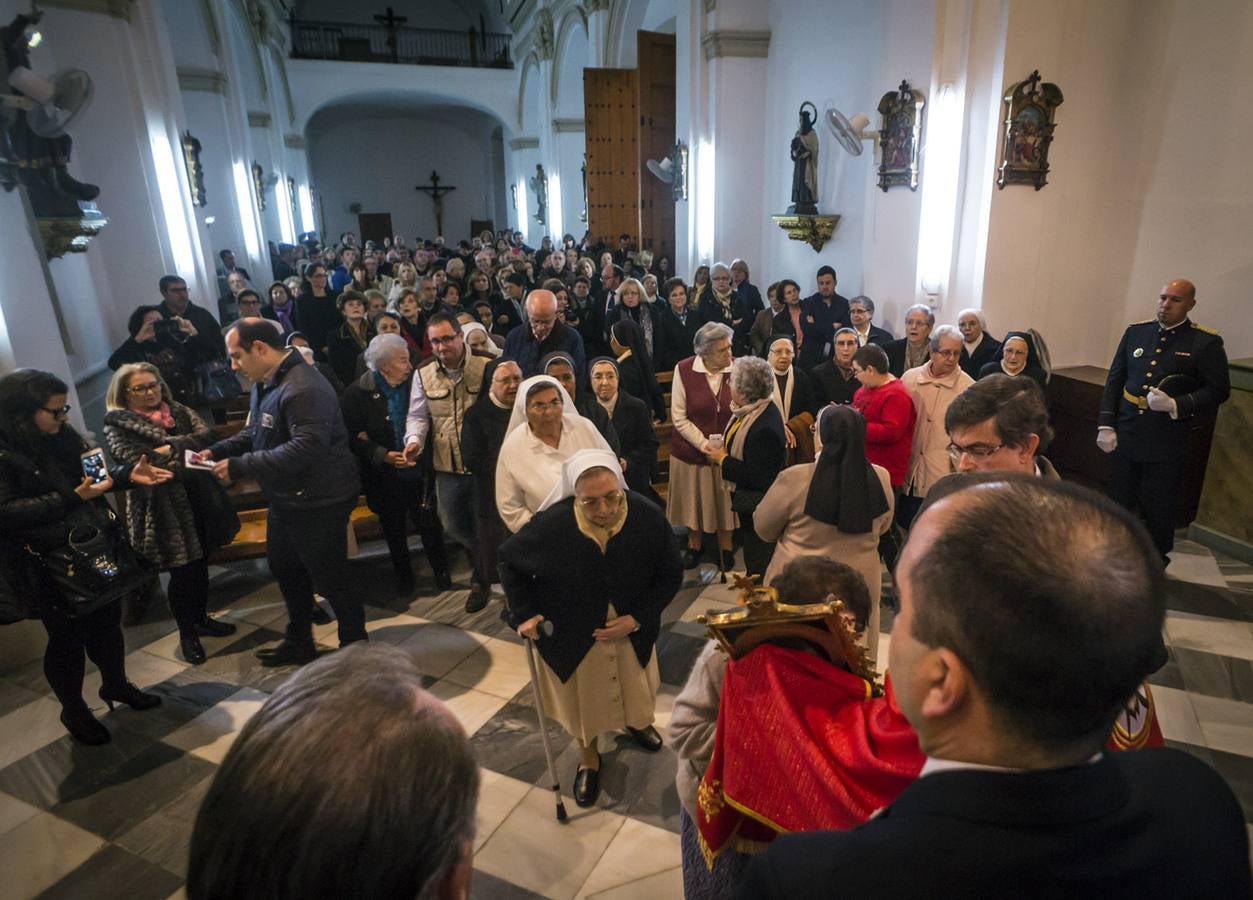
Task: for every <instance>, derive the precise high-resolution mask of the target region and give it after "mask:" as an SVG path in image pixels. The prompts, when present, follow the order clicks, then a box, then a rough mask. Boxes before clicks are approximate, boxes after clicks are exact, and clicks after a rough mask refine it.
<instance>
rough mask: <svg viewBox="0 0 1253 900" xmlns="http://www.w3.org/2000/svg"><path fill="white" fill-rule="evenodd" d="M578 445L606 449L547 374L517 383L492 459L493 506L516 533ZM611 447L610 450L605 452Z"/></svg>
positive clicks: (539, 503) (568, 397) (593, 426)
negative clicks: (500, 441) (497, 453)
mask: <svg viewBox="0 0 1253 900" xmlns="http://www.w3.org/2000/svg"><path fill="white" fill-rule="evenodd" d="M579 450H609V444H607V443H606V442H605V439H604V438H603V437H601V434H600V432H599V431H597V430H596V426H595V425H593V424H592V423H591V422H590V421H588V420H587V419H585V418H583V417H582V416H580V415H579V413H578V410H576V409H575V408H574V401H573V400H571V399H570V395H569V394H567V393H566V390H565V388H563V387H562V386H561V385H560V384H559V383H558V381H557V379H555V378H553V377H552V376H551V375H535V376H533V377H531V378H528V379H527V380H526V381H524V382H522V384H521V386H520V387H519V388H518V399H517V400H515V401H514V404H513V414H512V415H511V416H510V417H509V426H508V429H507V430H506V432H505V442H504V444H502V445H501V448H500V456H499V457H498V458H497V460H496V508H497V510H498V511H499V512H500V518H501V521H503V522H504V523H505V527H506V528H508V529H509V530H510V531H511V532H514V533H516V532H517V531H518V530H519V529H520V528H522V526H523V525H525V524H526V523H527V522H529V521H531V517H532V516H533V515H535V513H537V512H538V511H539V510H540V508H541V506H540V505H541V504H542V503H543V502H544V500H545V498H547V497H548V495H549V493H550V492H551V491H552V490H553V487H554V486H555V485H556V484H557V482H558V481H560V480H561V464H562V463H563V462H565V461H566V460H567V459H569V458H570V457H571V456H573V455H574V454H575V452H576V451H579ZM611 452H612V451H611Z"/></svg>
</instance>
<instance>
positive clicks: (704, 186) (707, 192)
mask: <svg viewBox="0 0 1253 900" xmlns="http://www.w3.org/2000/svg"><path fill="white" fill-rule="evenodd" d="M716 174H717V173H716V171H715V169H714V143H713V141H712V140H708V139H706V140H702V141H701V142H700V143H699V144H697V145H696V253H697V255H698V256H699V257H700V258H701V259H702V260H709V259H712V258H713V254H714V214H715V212H716V210H717V204H716V202H715V197H714V188H715V185H717V181H716V179H715V176H716Z"/></svg>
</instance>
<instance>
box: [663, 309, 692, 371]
mask: <svg viewBox="0 0 1253 900" xmlns="http://www.w3.org/2000/svg"><path fill="white" fill-rule="evenodd" d="M703 324H704V322H703V321H702V320H701V317H700V313H698V312H697V311H696V310H694V309H689V310H688V312H687V322H686V323H684V322H680V321H679V317H678V316H676V315H675V314H674V310H672V309H671V308H670V304H669V303H667V304H666V305H665V307H664V308H663V309H659V310H658V311H657V331H656V332H655V333H654V334H653V369H654V370H656V371H658V372H673V371H674V367H675V366H677V365H678V364H679V362H680V360H684V359H687V358H688V357H689V356H691V355H692V354H693V353H695V352H696V351H695V350H693V349H692V342H693V341H694V340H695V339H696V332H697V331H698V330H699V329H700V327H701V325H703Z"/></svg>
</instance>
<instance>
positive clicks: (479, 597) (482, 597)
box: [466, 584, 492, 613]
mask: <svg viewBox="0 0 1253 900" xmlns="http://www.w3.org/2000/svg"><path fill="white" fill-rule="evenodd" d="M491 596H492V589H491V588H490V587H488V586H487V585H485V584H472V585H471V586H470V596H469V597H467V598H466V612H468V613H476V612H480V611H482V610H483V609H485V608H486V607H487V601H488V600H490V599H491Z"/></svg>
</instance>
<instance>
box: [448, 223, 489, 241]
mask: <svg viewBox="0 0 1253 900" xmlns="http://www.w3.org/2000/svg"><path fill="white" fill-rule="evenodd" d="M484 231H490V232H491V233H492V237H493V238H494V237H495V236H496V226H495V224H493V222H492V220H491V219H471V220H470V234H471V235H476V234H482V233H483V232H484ZM457 240H461V239H460V238H458V239H457ZM453 243H456V242H455V241H454V242H453ZM448 246H452V244H449V245H448Z"/></svg>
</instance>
